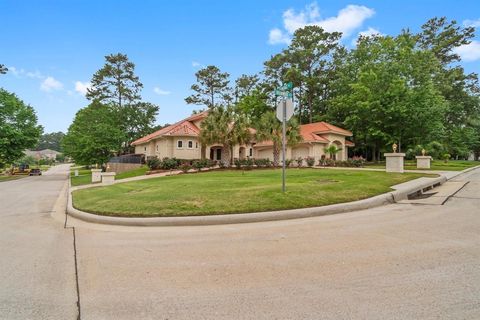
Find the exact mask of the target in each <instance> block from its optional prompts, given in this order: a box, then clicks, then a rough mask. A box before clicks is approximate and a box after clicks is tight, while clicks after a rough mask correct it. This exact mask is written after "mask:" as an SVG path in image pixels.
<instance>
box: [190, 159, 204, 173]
mask: <svg viewBox="0 0 480 320" xmlns="http://www.w3.org/2000/svg"><path fill="white" fill-rule="evenodd" d="M206 166H207V162H206V161H205V159H203V160H195V161H194V162H193V167H194V168H195V169H196V170H197V171H200V170H202V168H205V167H206Z"/></svg>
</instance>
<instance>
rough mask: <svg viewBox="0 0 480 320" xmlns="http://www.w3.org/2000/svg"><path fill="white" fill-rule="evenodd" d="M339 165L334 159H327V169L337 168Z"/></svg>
mask: <svg viewBox="0 0 480 320" xmlns="http://www.w3.org/2000/svg"><path fill="white" fill-rule="evenodd" d="M336 165H337V163H336V162H335V160H333V159H330V158H329V159H325V166H326V167H335V166H336Z"/></svg>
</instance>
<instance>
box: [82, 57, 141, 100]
mask: <svg viewBox="0 0 480 320" xmlns="http://www.w3.org/2000/svg"><path fill="white" fill-rule="evenodd" d="M105 60H106V63H105V65H104V66H103V68H101V69H100V70H98V71H97V72H95V74H94V75H93V78H92V81H91V84H92V86H91V88H88V89H87V94H86V97H87V99H89V100H92V101H98V102H100V103H103V104H110V103H114V104H116V105H117V106H118V107H122V106H123V105H124V104H135V103H136V102H138V101H139V100H140V90H141V89H142V87H143V84H142V83H141V82H140V80H139V78H138V77H137V76H136V75H135V64H134V63H133V62H131V61H129V60H128V57H127V55H125V54H121V53H117V54H110V55H108V56H105Z"/></svg>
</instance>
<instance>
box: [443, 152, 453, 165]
mask: <svg viewBox="0 0 480 320" xmlns="http://www.w3.org/2000/svg"><path fill="white" fill-rule="evenodd" d="M451 157H452V156H451V155H450V154H449V153H444V154H443V155H442V159H443V161H445V163H447V162H448V160H450V158H451Z"/></svg>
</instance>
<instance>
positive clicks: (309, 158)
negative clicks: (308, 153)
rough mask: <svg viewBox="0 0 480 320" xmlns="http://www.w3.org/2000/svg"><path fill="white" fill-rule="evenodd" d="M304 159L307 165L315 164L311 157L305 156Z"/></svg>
mask: <svg viewBox="0 0 480 320" xmlns="http://www.w3.org/2000/svg"><path fill="white" fill-rule="evenodd" d="M305 161H306V162H307V166H309V167H313V166H314V165H315V158H313V157H306V158H305Z"/></svg>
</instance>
